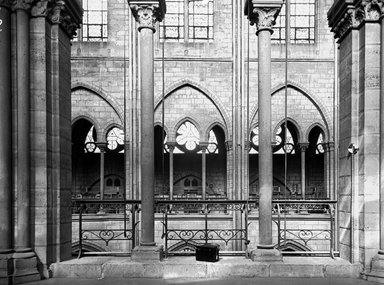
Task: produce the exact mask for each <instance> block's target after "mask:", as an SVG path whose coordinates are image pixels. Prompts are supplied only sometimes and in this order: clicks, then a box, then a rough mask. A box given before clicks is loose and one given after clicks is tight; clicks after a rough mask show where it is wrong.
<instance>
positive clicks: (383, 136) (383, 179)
mask: <svg viewBox="0 0 384 285" xmlns="http://www.w3.org/2000/svg"><path fill="white" fill-rule="evenodd" d="M380 91H381V93H383V92H384V17H381V63H380ZM379 255H380V257H381V259H384V96H380V250H379ZM383 267H384V264H383Z"/></svg>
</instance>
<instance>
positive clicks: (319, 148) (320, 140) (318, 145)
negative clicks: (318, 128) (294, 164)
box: [316, 133, 324, 154]
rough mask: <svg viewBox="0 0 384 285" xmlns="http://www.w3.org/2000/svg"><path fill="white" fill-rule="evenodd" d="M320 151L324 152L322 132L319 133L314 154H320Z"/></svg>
mask: <svg viewBox="0 0 384 285" xmlns="http://www.w3.org/2000/svg"><path fill="white" fill-rule="evenodd" d="M322 153H324V146H323V134H322V133H320V134H319V138H318V139H317V143H316V154H322Z"/></svg>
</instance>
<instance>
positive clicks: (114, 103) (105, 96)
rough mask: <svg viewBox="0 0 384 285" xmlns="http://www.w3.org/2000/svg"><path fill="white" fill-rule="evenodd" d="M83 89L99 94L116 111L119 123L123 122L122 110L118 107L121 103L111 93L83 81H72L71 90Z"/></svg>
mask: <svg viewBox="0 0 384 285" xmlns="http://www.w3.org/2000/svg"><path fill="white" fill-rule="evenodd" d="M80 89H84V90H86V91H89V92H91V93H93V94H95V95H97V96H99V97H100V98H101V99H103V100H104V101H106V102H107V103H108V105H109V106H111V108H112V109H113V110H114V111H115V112H116V114H117V115H118V117H119V119H120V123H121V124H122V123H123V122H124V110H123V108H121V107H120V105H121V104H119V103H118V102H117V101H116V100H115V99H114V98H113V97H112V96H111V95H109V94H108V93H107V92H106V91H104V90H103V89H102V88H99V87H96V86H92V85H90V84H88V83H83V82H79V81H77V82H74V83H73V84H72V87H71V92H73V91H76V90H80Z"/></svg>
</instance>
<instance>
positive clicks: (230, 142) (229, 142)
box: [225, 141, 233, 151]
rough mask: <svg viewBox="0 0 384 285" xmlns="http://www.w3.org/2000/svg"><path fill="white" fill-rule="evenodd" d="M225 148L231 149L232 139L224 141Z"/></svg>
mask: <svg viewBox="0 0 384 285" xmlns="http://www.w3.org/2000/svg"><path fill="white" fill-rule="evenodd" d="M225 148H226V150H227V151H232V150H233V142H232V141H226V142H225Z"/></svg>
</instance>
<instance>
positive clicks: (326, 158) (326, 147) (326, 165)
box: [323, 143, 330, 197]
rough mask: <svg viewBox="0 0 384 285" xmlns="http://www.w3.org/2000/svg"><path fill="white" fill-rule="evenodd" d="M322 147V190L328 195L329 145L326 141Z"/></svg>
mask: <svg viewBox="0 0 384 285" xmlns="http://www.w3.org/2000/svg"><path fill="white" fill-rule="evenodd" d="M323 149H324V163H323V165H324V171H323V172H324V192H325V193H326V194H327V197H330V192H329V157H330V156H329V145H328V143H323Z"/></svg>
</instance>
